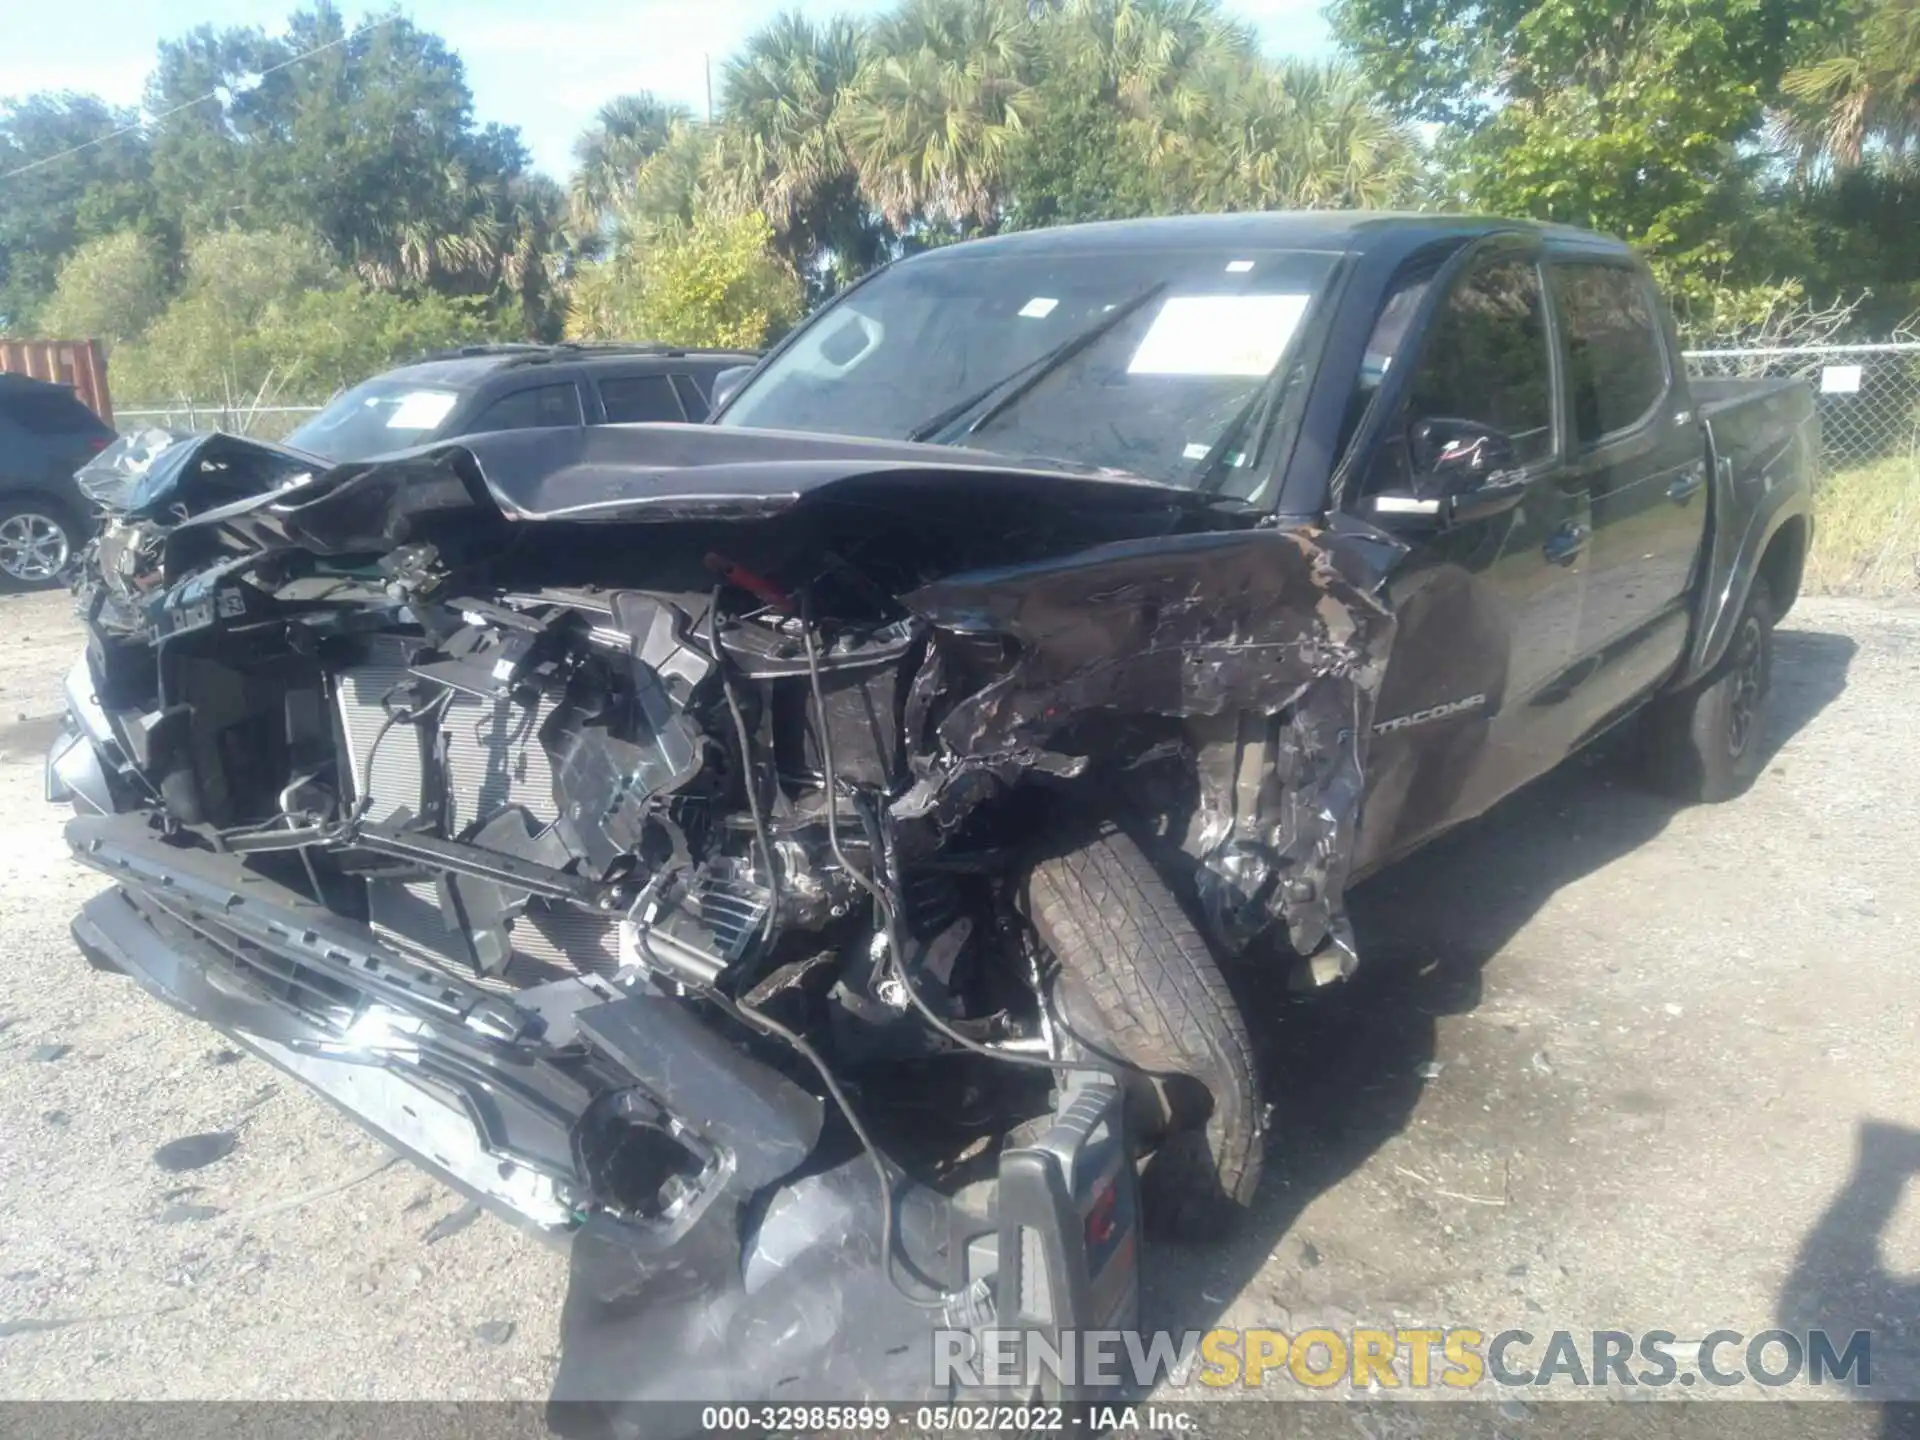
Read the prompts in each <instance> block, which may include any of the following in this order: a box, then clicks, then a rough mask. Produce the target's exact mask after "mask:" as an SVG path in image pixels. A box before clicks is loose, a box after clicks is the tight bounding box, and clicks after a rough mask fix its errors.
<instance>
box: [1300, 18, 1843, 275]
mask: <svg viewBox="0 0 1920 1440" xmlns="http://www.w3.org/2000/svg"><path fill="white" fill-rule="evenodd" d="M1329 13H1330V15H1331V17H1332V19H1333V24H1334V31H1335V34H1336V35H1337V36H1338V37H1339V38H1340V39H1341V40H1342V41H1343V42H1344V43H1345V44H1346V45H1347V46H1348V47H1349V48H1350V49H1351V50H1352V51H1353V52H1354V54H1355V55H1356V56H1357V57H1358V60H1359V63H1360V64H1361V66H1362V67H1363V69H1364V71H1365V73H1366V74H1367V76H1368V78H1369V79H1370V80H1371V81H1372V82H1373V83H1374V84H1375V85H1377V86H1378V87H1379V88H1380V89H1381V91H1382V93H1383V94H1384V95H1385V96H1386V97H1387V98H1388V99H1389V100H1390V101H1391V102H1392V103H1394V104H1395V105H1396V106H1397V107H1399V109H1400V111H1401V113H1403V114H1404V115H1406V116H1408V117H1410V118H1413V119H1417V120H1422V121H1427V122H1432V123H1438V124H1445V125H1451V126H1453V127H1454V129H1453V132H1452V134H1450V135H1449V136H1448V137H1447V139H1446V149H1447V150H1448V152H1449V153H1450V154H1451V155H1452V156H1454V157H1455V158H1456V159H1457V161H1458V163H1459V166H1460V171H1461V173H1460V181H1461V185H1462V188H1463V190H1464V192H1465V195H1466V198H1467V199H1468V201H1469V202H1470V203H1472V204H1474V205H1477V206H1480V207H1482V208H1485V209H1488V210H1493V211H1497V212H1502V213H1508V214H1520V215H1530V216H1535V217H1538V218H1541V219H1551V220H1562V221H1567V222H1570V223H1573V224H1576V225H1583V226H1589V227H1591V228H1594V229H1598V230H1602V231H1608V232H1611V233H1613V234H1617V235H1620V236H1622V237H1624V238H1626V239H1628V240H1631V241H1634V242H1635V243H1637V244H1639V245H1641V246H1643V247H1645V248H1646V249H1647V250H1648V251H1649V252H1650V254H1651V255H1652V256H1653V257H1654V258H1655V260H1656V261H1657V262H1658V263H1660V264H1661V265H1662V266H1663V267H1664V268H1665V269H1666V270H1667V271H1668V272H1669V274H1670V275H1678V274H1690V275H1694V276H1699V275H1702V274H1705V273H1707V272H1709V271H1721V270H1724V269H1726V268H1727V267H1728V266H1735V267H1736V268H1737V261H1738V258H1739V251H1740V246H1739V244H1738V234H1737V225H1738V224H1739V222H1740V220H1741V217H1742V215H1743V213H1745V214H1751V212H1752V209H1753V205H1754V191H1753V182H1754V176H1755V172H1756V171H1757V169H1758V168H1759V161H1758V158H1757V156H1756V153H1755V151H1754V147H1753V146H1752V144H1751V142H1752V141H1753V140H1754V139H1755V137H1756V136H1757V135H1758V134H1759V132H1760V128H1761V125H1762V122H1763V119H1764V117H1765V113H1766V106H1767V104H1768V103H1769V101H1770V99H1771V98H1772V97H1773V96H1775V95H1777V93H1778V90H1779V84H1780V77H1781V74H1782V72H1783V71H1784V69H1785V68H1786V66H1787V64H1788V63H1789V61H1790V59H1791V57H1792V56H1793V55H1794V54H1796V53H1799V52H1801V51H1802V50H1804V48H1805V46H1806V45H1808V44H1810V43H1812V41H1813V40H1814V38H1815V37H1816V36H1817V35H1818V33H1819V31H1820V28H1821V27H1822V26H1823V25H1824V24H1826V23H1828V22H1827V20H1826V19H1825V17H1824V16H1823V10H1822V5H1821V0H1717V3H1715V4H1712V5H1702V4H1699V3H1697V0H1635V3H1633V4H1631V5H1627V6H1622V5H1620V4H1618V3H1616V0H1334V4H1333V6H1332V7H1331V10H1330V12H1329ZM1730 222H1731V223H1732V224H1733V225H1734V226H1735V227H1736V228H1735V229H1729V228H1728V227H1729V223H1730Z"/></svg>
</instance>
